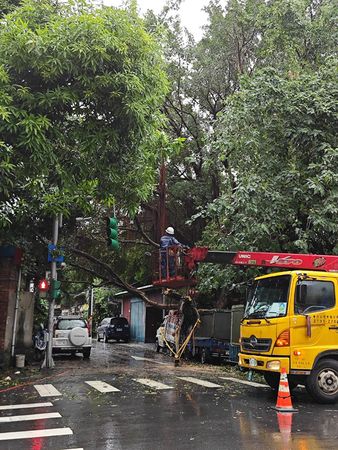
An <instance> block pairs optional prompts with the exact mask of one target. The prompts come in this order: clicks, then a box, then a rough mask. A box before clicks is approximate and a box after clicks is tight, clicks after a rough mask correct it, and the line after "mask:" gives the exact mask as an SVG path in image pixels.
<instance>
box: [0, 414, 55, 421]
mask: <svg viewBox="0 0 338 450" xmlns="http://www.w3.org/2000/svg"><path fill="white" fill-rule="evenodd" d="M58 417H62V416H61V414H59V413H58V412H53V413H42V414H25V415H20V416H7V417H0V423H8V422H21V421H25V420H38V419H56V418H58Z"/></svg>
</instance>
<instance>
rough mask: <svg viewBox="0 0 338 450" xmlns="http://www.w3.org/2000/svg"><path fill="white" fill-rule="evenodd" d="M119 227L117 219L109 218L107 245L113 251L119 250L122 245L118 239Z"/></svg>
mask: <svg viewBox="0 0 338 450" xmlns="http://www.w3.org/2000/svg"><path fill="white" fill-rule="evenodd" d="M117 230H118V226H117V219H116V217H107V244H108V247H109V248H111V249H112V250H118V249H119V248H120V243H119V241H118V239H117V237H118V231H117Z"/></svg>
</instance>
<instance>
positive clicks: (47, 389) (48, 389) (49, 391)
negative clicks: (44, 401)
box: [34, 384, 62, 397]
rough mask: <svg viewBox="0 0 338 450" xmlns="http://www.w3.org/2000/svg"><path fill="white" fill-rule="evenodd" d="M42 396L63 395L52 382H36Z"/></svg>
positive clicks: (35, 385) (36, 387)
mask: <svg viewBox="0 0 338 450" xmlns="http://www.w3.org/2000/svg"><path fill="white" fill-rule="evenodd" d="M34 387H35V389H36V390H37V391H38V393H39V394H40V397H56V396H59V395H62V394H61V392H59V391H58V390H57V389H56V388H55V387H54V386H53V385H52V384H34Z"/></svg>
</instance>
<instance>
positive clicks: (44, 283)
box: [38, 278, 49, 292]
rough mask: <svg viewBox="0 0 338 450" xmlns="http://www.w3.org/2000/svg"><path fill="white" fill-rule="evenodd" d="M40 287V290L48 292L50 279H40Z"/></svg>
mask: <svg viewBox="0 0 338 450" xmlns="http://www.w3.org/2000/svg"><path fill="white" fill-rule="evenodd" d="M38 288H39V291H40V292H47V291H48V289H49V283H48V280H46V278H43V279H42V280H40V281H39V285H38Z"/></svg>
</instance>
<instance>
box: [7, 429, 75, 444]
mask: <svg viewBox="0 0 338 450" xmlns="http://www.w3.org/2000/svg"><path fill="white" fill-rule="evenodd" d="M70 434H73V431H72V430H71V429H70V428H49V429H45V430H28V431H12V432H9V433H0V441H10V440H14V439H32V438H40V437H50V436H69V435H70Z"/></svg>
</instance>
